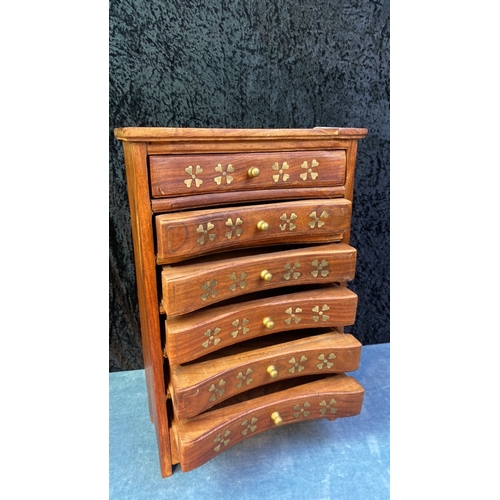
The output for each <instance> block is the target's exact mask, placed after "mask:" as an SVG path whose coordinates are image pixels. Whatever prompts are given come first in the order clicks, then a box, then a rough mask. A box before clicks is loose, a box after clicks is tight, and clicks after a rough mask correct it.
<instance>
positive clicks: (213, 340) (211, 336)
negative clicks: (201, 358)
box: [201, 326, 220, 349]
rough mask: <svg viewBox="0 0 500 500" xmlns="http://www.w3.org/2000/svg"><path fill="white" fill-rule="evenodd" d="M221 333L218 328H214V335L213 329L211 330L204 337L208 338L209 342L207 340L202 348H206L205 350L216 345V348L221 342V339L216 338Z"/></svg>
mask: <svg viewBox="0 0 500 500" xmlns="http://www.w3.org/2000/svg"><path fill="white" fill-rule="evenodd" d="M219 332H220V328H219V327H218V326H217V327H215V328H214V333H212V329H211V328H209V329H208V330H207V331H206V332H205V333H204V334H203V335H204V336H205V337H208V339H207V340H205V342H203V344H201V345H202V347H204V348H205V349H207V348H208V346H209V345H210V344H212V343H213V344H214V346H216V345H217V344H218V343H219V342H220V339H219V338H216V337H215V336H216V335H217V334H218V333H219Z"/></svg>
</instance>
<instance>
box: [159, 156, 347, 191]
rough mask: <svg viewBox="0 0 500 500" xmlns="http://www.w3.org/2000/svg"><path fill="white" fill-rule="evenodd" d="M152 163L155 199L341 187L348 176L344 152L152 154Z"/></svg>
mask: <svg viewBox="0 0 500 500" xmlns="http://www.w3.org/2000/svg"><path fill="white" fill-rule="evenodd" d="M149 165H150V180H151V193H152V196H153V198H168V197H178V196H193V195H199V194H204V193H211V194H214V195H215V194H216V193H223V192H228V191H251V190H263V189H276V188H286V189H293V188H304V187H314V188H315V187H327V186H332V187H333V186H342V185H344V184H345V176H346V154H345V151H344V150H337V151H304V152H291V151H287V152H278V153H243V154H237V153H235V154H205V155H171V156H150V157H149Z"/></svg>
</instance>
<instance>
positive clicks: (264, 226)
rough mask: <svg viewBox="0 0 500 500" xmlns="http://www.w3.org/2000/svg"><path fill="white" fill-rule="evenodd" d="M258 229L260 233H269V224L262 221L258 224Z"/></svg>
mask: <svg viewBox="0 0 500 500" xmlns="http://www.w3.org/2000/svg"><path fill="white" fill-rule="evenodd" d="M257 229H258V230H259V231H267V230H268V229H269V224H268V223H267V222H266V221H263V220H260V221H259V222H257Z"/></svg>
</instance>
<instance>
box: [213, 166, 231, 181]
mask: <svg viewBox="0 0 500 500" xmlns="http://www.w3.org/2000/svg"><path fill="white" fill-rule="evenodd" d="M215 171H216V172H220V174H221V175H219V176H218V177H215V178H214V181H215V182H216V183H217V185H218V186H220V185H221V183H222V181H223V179H226V183H227V184H231V182H233V180H234V177H233V176H232V175H229V173H233V172H234V168H233V166H232V165H231V164H229V165H228V166H227V167H226V168H224V167H223V166H222V165H221V164H220V163H219V164H218V165H217V166H216V167H215Z"/></svg>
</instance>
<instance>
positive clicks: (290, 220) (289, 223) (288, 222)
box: [279, 213, 297, 231]
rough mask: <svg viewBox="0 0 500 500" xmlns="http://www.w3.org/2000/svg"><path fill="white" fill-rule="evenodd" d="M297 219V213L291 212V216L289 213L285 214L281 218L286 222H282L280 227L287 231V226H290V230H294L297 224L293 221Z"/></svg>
mask: <svg viewBox="0 0 500 500" xmlns="http://www.w3.org/2000/svg"><path fill="white" fill-rule="evenodd" d="M296 219H297V214H294V213H292V214H290V217H288V216H287V214H283V215H282V216H281V217H280V220H282V221H283V222H284V224H280V225H279V226H280V229H281V230H282V231H285V230H286V228H287V226H288V230H289V231H293V230H294V229H295V228H296V227H297V226H296V225H295V224H294V223H293V221H294V220H296Z"/></svg>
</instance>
